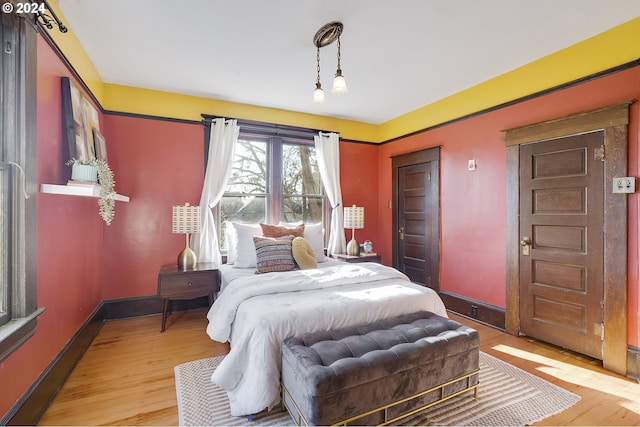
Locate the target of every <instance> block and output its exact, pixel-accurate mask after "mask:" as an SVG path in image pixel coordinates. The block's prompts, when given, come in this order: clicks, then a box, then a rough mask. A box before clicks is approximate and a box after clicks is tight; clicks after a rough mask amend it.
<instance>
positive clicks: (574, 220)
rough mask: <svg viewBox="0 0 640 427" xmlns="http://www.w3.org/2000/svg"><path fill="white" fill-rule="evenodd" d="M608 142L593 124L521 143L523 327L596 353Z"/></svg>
mask: <svg viewBox="0 0 640 427" xmlns="http://www.w3.org/2000/svg"><path fill="white" fill-rule="evenodd" d="M603 143H604V135H603V133H602V132H593V133H588V134H583V135H574V136H570V137H565V138H560V139H555V140H550V141H544V142H538V143H534V144H527V145H521V146H520V165H521V174H520V215H521V216H520V232H521V237H522V242H521V245H522V248H521V251H520V329H521V333H523V334H525V335H529V336H532V337H535V338H539V339H542V340H544V341H547V342H550V343H553V344H556V345H559V346H562V347H565V348H568V349H571V350H574V351H577V352H580V353H583V354H587V355H589V356H592V357H596V358H599V359H602V338H601V330H602V326H601V325H602V323H603V301H604V278H603V271H604V239H603V219H604V215H603V182H604V180H603V172H604V164H603V162H602V161H601V160H596V157H595V156H594V150H595V149H596V148H597V147H600V146H601V145H602V144H603ZM527 239H529V240H527ZM528 242H530V243H528ZM527 252H528V254H527Z"/></svg>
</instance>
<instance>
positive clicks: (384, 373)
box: [282, 311, 479, 425]
mask: <svg viewBox="0 0 640 427" xmlns="http://www.w3.org/2000/svg"><path fill="white" fill-rule="evenodd" d="M478 370H479V339H478V333H477V331H475V330H474V329H471V328H469V327H466V326H463V325H461V324H460V323H458V322H455V321H453V320H450V319H447V318H444V317H441V316H437V315H435V314H433V313H430V312H427V311H423V312H418V313H412V314H407V315H402V316H397V317H393V318H390V319H385V320H380V321H377V322H373V323H370V324H366V325H358V326H353V327H347V328H343V329H337V330H333V331H323V332H316V333H311V334H307V335H304V336H300V337H293V338H288V339H286V340H285V341H284V342H283V343H282V403H283V405H284V407H285V408H286V409H287V410H288V411H289V413H290V414H291V416H292V418H293V419H294V421H295V422H296V423H297V424H298V425H305V424H306V425H335V424H340V425H347V424H359V425H378V424H391V423H394V422H396V421H398V420H400V419H402V418H404V417H406V416H408V415H410V414H413V413H415V412H418V411H419V410H421V409H424V408H427V407H429V406H432V405H434V404H436V403H438V402H440V401H443V400H446V399H449V398H451V397H454V396H457V395H459V394H461V393H464V392H466V391H468V390H473V391H474V393H475V395H476V396H477V387H478Z"/></svg>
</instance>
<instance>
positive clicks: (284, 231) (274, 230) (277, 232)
mask: <svg viewBox="0 0 640 427" xmlns="http://www.w3.org/2000/svg"><path fill="white" fill-rule="evenodd" d="M260 228H262V235H263V236H264V237H284V236H294V237H304V224H300V225H296V226H293V227H287V226H284V225H270V224H263V223H260Z"/></svg>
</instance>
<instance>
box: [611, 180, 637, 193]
mask: <svg viewBox="0 0 640 427" xmlns="http://www.w3.org/2000/svg"><path fill="white" fill-rule="evenodd" d="M613 192H614V193H618V194H620V193H623V194H630V193H635V192H636V178H635V177H634V176H625V177H622V178H613Z"/></svg>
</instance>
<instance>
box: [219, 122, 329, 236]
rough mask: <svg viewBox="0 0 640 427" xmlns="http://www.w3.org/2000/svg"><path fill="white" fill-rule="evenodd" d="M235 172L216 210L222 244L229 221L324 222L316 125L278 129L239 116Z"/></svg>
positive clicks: (325, 204)
mask: <svg viewBox="0 0 640 427" xmlns="http://www.w3.org/2000/svg"><path fill="white" fill-rule="evenodd" d="M239 125H240V135H239V137H238V142H237V145H236V149H235V157H234V161H233V166H232V171H231V176H230V178H229V183H228V185H227V189H226V191H225V194H224V196H223V197H222V201H221V202H220V205H219V208H218V211H217V215H218V223H219V227H218V230H220V241H221V246H222V248H225V247H226V242H225V240H224V236H225V233H224V228H225V225H226V224H225V222H226V221H239V222H246V223H258V222H268V223H278V222H280V221H282V222H287V223H300V222H304V223H306V224H312V223H319V222H324V219H325V218H326V217H327V215H326V206H327V205H328V204H327V203H325V196H324V191H323V187H322V180H321V178H320V170H319V168H318V160H317V157H316V151H315V147H314V142H313V136H314V134H315V132H314V131H300V130H296V131H292V130H283V128H282V127H278V128H277V131H274V130H273V128H271V127H269V126H268V125H265V126H264V127H262V126H258V128H259V130H257V128H256V126H255V125H251V126H247V125H243V124H242V123H241V122H239Z"/></svg>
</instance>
